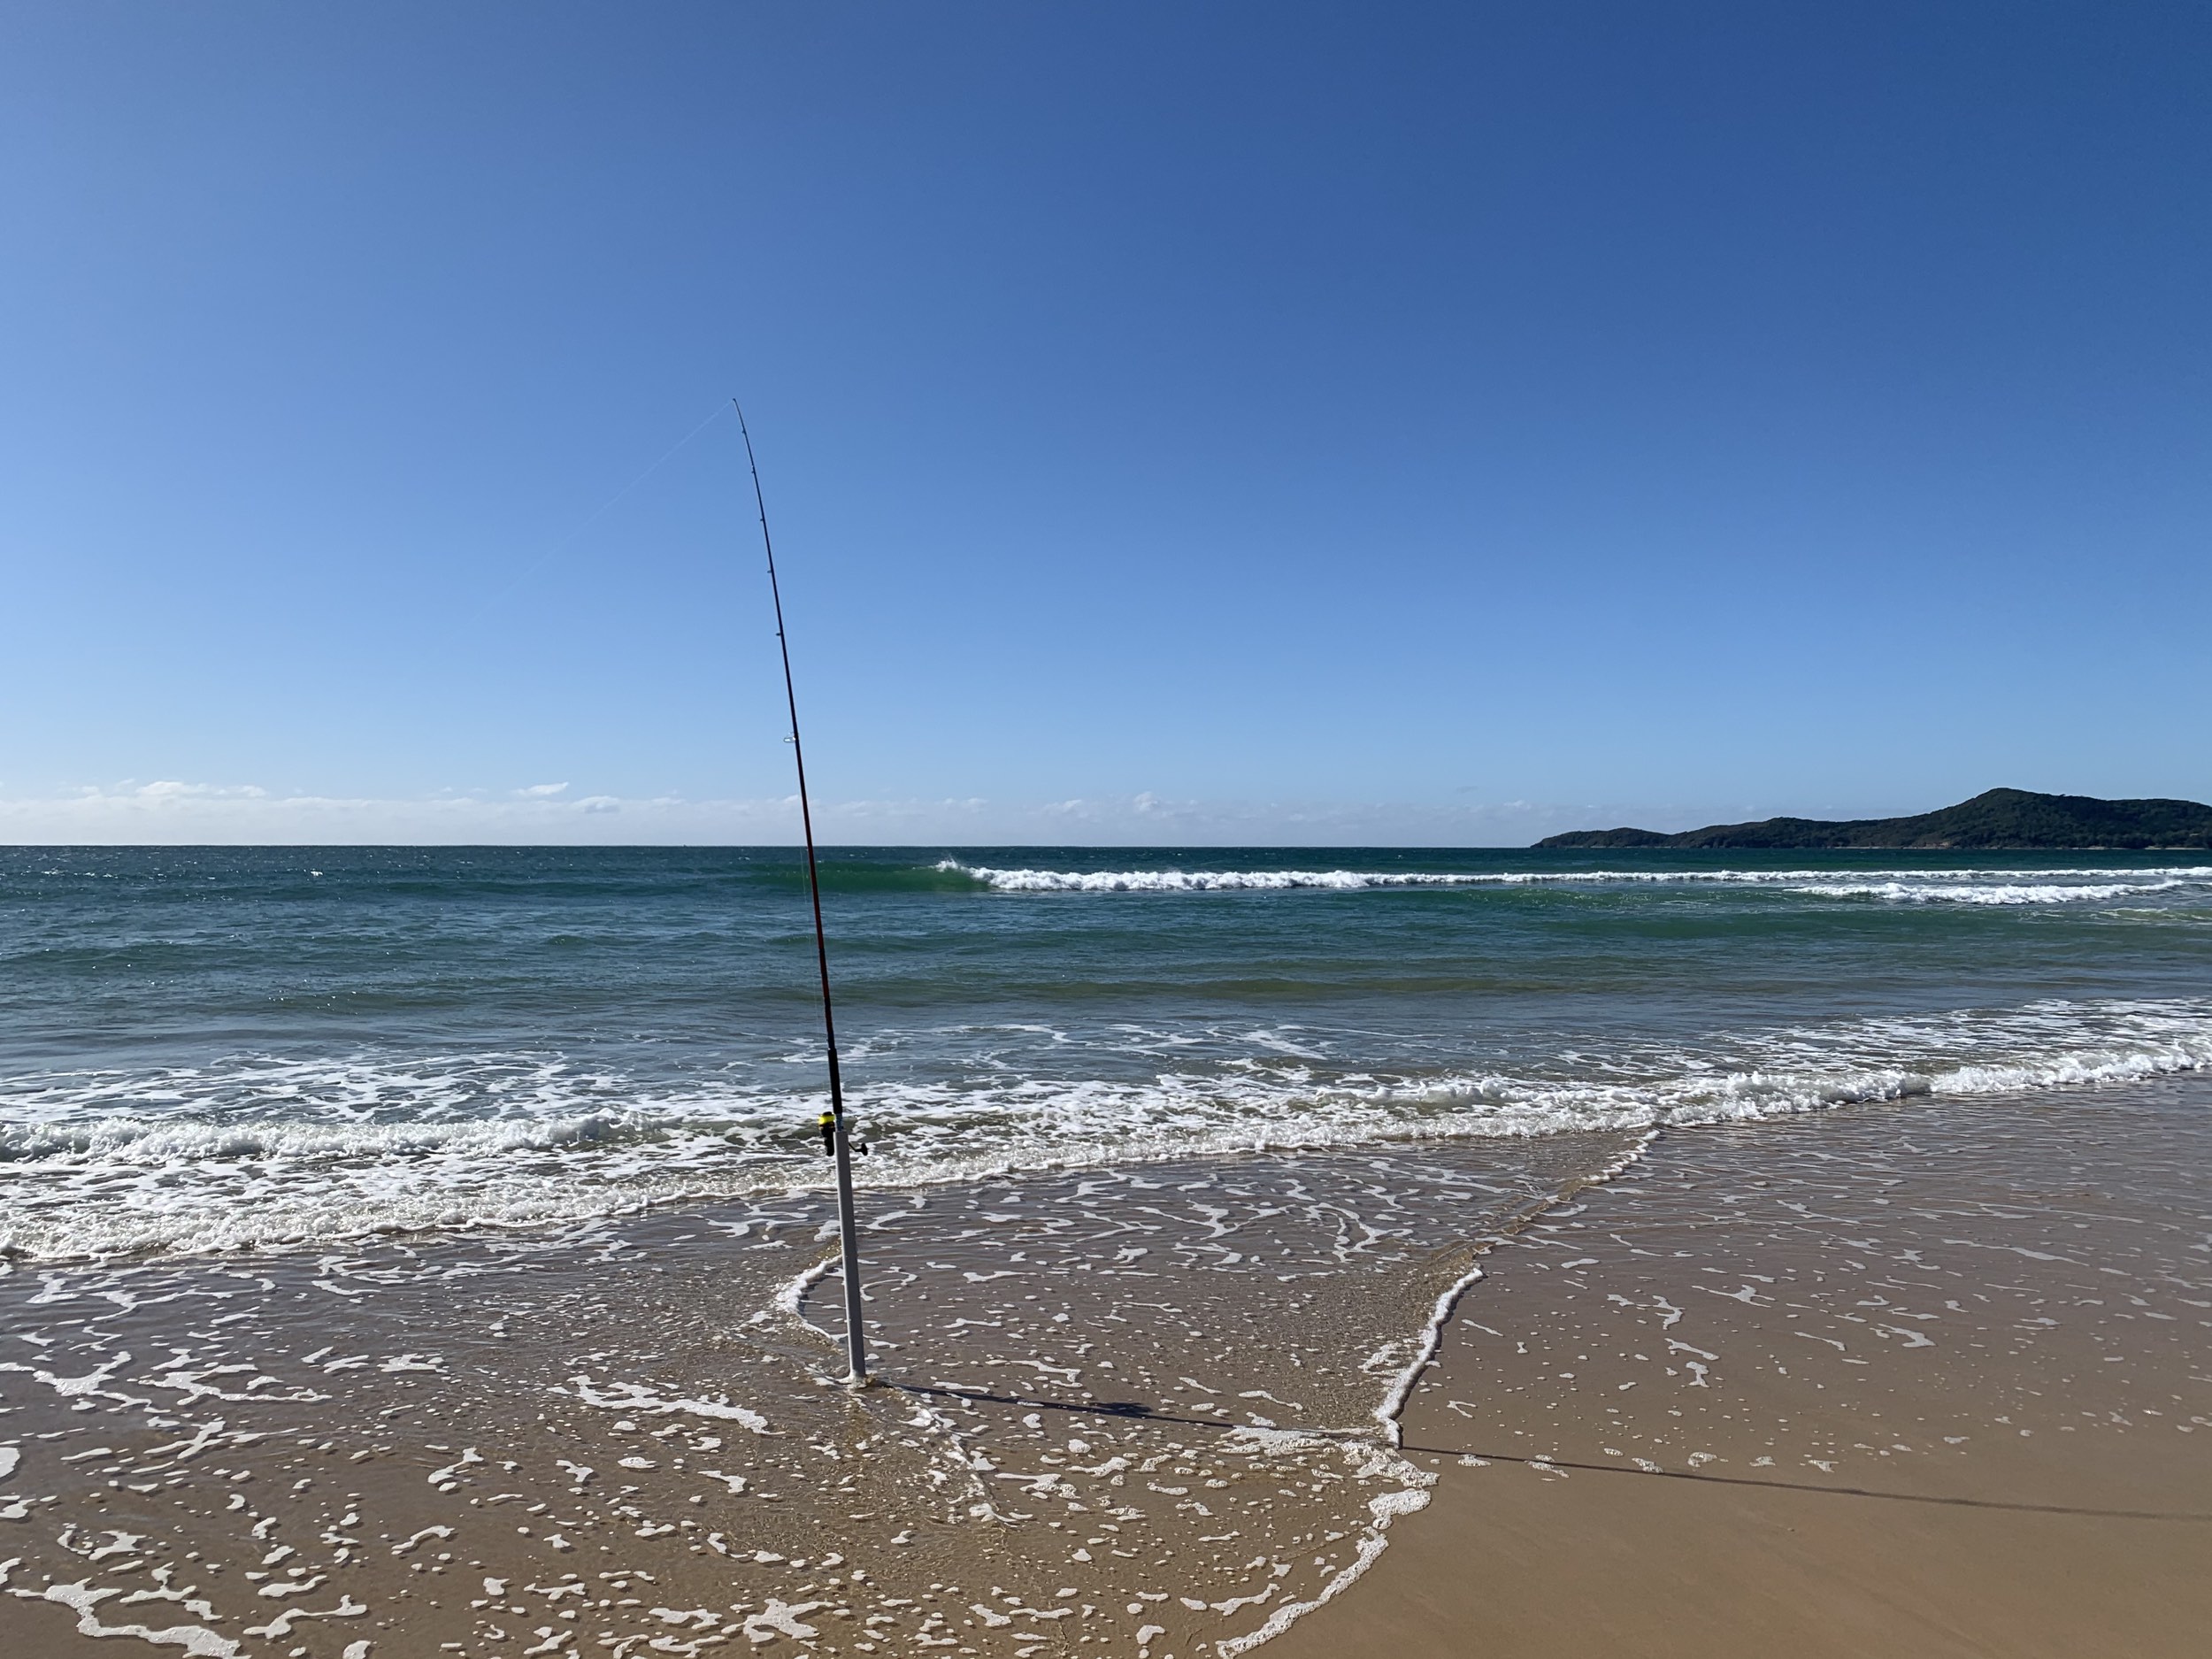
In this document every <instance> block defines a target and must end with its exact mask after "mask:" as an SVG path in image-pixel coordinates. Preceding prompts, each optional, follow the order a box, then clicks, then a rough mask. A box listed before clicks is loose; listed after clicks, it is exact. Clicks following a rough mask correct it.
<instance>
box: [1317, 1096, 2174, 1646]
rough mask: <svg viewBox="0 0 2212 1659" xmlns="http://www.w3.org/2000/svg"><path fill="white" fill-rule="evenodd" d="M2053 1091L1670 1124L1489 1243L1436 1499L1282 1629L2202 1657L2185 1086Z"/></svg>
mask: <svg viewBox="0 0 2212 1659" xmlns="http://www.w3.org/2000/svg"><path fill="white" fill-rule="evenodd" d="M2071 1104H2073V1102H2070V1101H2068V1100H2066V1099H2065V1098H2064V1097H2053V1098H2050V1099H2046V1100H2039V1101H2037V1100H2031V1101H2021V1102H2002V1103H1997V1102H1976V1103H1973V1104H1970V1105H1944V1106H1939V1107H1929V1106H1923V1105H1906V1106H1900V1107H1896V1108H1877V1109H1859V1110H1852V1111H1847V1112H1838V1113H1834V1114H1832V1115H1828V1116H1824V1117H1822V1118H1815V1119H1809V1120H1805V1121H1800V1122H1793V1123H1788V1124H1779V1125H1750V1126H1744V1127H1740V1128H1728V1129H1712V1130H1704V1131H1699V1132H1695V1133H1679V1134H1671V1135H1668V1136H1665V1137H1663V1140H1662V1141H1660V1143H1659V1144H1657V1145H1655V1146H1654V1147H1653V1148H1650V1150H1649V1151H1648V1152H1647V1155H1646V1157H1645V1159H1644V1160H1643V1161H1642V1162H1641V1163H1640V1164H1639V1165H1638V1166H1637V1167H1636V1168H1635V1169H1634V1170H1632V1171H1629V1172H1628V1173H1627V1174H1626V1175H1624V1177H1623V1179H1621V1180H1620V1181H1619V1182H1617V1183H1616V1184H1615V1185H1613V1186H1611V1187H1607V1188H1604V1189H1602V1190H1600V1191H1595V1192H1593V1193H1592V1194H1589V1195H1588V1197H1587V1200H1586V1202H1585V1203H1584V1204H1583V1205H1582V1206H1581V1207H1580V1209H1579V1210H1578V1213H1576V1214H1574V1215H1571V1216H1568V1215H1563V1214H1559V1213H1554V1214H1552V1215H1549V1216H1547V1217H1544V1218H1543V1219H1541V1220H1540V1222H1538V1223H1537V1224H1536V1225H1532V1227H1530V1228H1529V1229H1527V1230H1526V1231H1525V1232H1523V1233H1520V1234H1518V1235H1517V1236H1516V1237H1514V1238H1513V1239H1511V1240H1509V1241H1507V1242H1505V1243H1503V1244H1502V1245H1501V1247H1500V1248H1498V1249H1497V1250H1496V1251H1494V1253H1492V1254H1491V1255H1490V1256H1487V1257H1486V1259H1485V1270H1486V1278H1485V1279H1484V1280H1483V1281H1482V1282H1481V1283H1480V1284H1479V1286H1476V1287H1475V1288H1474V1290H1473V1291H1472V1292H1471V1294H1469V1295H1468V1296H1467V1298H1466V1299H1465V1300H1464V1301H1463V1302H1462V1304H1461V1306H1460V1309H1459V1310H1458V1314H1457V1317H1456V1318H1455V1320H1454V1322H1453V1324H1452V1326H1451V1328H1450V1330H1449V1332H1448V1335H1447V1338H1446V1340H1445V1342H1444V1344H1443V1347H1442V1351H1441V1354H1440V1363H1439V1364H1438V1365H1437V1367H1436V1368H1435V1370H1433V1371H1431V1372H1430V1373H1429V1374H1428V1375H1427V1376H1425V1378H1424V1379H1423V1381H1422V1383H1421V1385H1420V1386H1419V1387H1418V1389H1417V1391H1416V1393H1415V1394H1414V1397H1413V1399H1412V1401H1411V1402H1410V1404H1409V1409H1408V1410H1407V1413H1406V1416H1405V1418H1404V1422H1403V1425H1402V1426H1403V1432H1404V1438H1405V1443H1406V1446H1407V1448H1408V1449H1409V1451H1413V1452H1414V1455H1415V1456H1416V1457H1417V1461H1419V1462H1421V1463H1423V1464H1424V1465H1425V1467H1427V1468H1429V1469H1431V1470H1432V1471H1434V1472H1435V1473H1436V1474H1437V1476H1438V1483H1437V1486H1436V1487H1435V1491H1434V1502H1433V1503H1432V1505H1431V1506H1430V1508H1429V1509H1427V1510H1425V1512H1424V1513H1422V1514H1420V1515H1419V1516H1417V1517H1412V1518H1411V1519H1409V1521H1407V1522H1406V1523H1405V1524H1403V1525H1402V1526H1400V1527H1398V1528H1397V1529H1395V1530H1394V1532H1393V1534H1392V1545H1391V1548H1390V1549H1389V1550H1388V1552H1387V1553H1386V1555H1384V1556H1383V1557H1382V1559H1381V1560H1380V1562H1379V1563H1378V1564H1377V1566H1376V1568H1375V1570H1374V1571H1373V1572H1372V1573H1371V1575H1370V1576H1369V1577H1368V1578H1367V1579H1366V1580H1365V1581H1364V1582H1363V1583H1362V1584H1361V1585H1360V1586H1359V1587H1358V1588H1357V1590H1356V1592H1354V1593H1353V1594H1349V1595H1348V1596H1346V1597H1344V1598H1342V1599H1340V1601H1336V1602H1334V1603H1333V1604H1331V1605H1329V1606H1326V1607H1324V1608H1322V1609H1318V1610H1317V1611H1316V1612H1315V1613H1314V1614H1312V1615H1311V1616H1310V1617H1308V1618H1306V1619H1304V1620H1302V1621H1301V1622H1300V1623H1299V1624H1297V1625H1296V1626H1295V1627H1294V1629H1293V1630H1292V1631H1291V1632H1290V1633H1289V1634H1287V1635H1286V1636H1285V1637H1284V1638H1283V1639H1282V1640H1281V1641H1280V1642H1279V1644H1278V1645H1277V1646H1276V1647H1275V1648H1274V1651H1275V1652H1277V1653H1279V1654H1280V1655H1283V1659H1296V1656H1297V1655H1323V1654H1333V1655H1346V1654H1354V1655H1368V1654H1373V1655H1385V1654H1389V1655H1420V1654H1433V1655H1452V1654H1463V1653H1471V1652H1477V1651H1492V1650H1495V1651H1502V1652H1509V1653H1525V1654H1547V1653H1559V1654H1568V1653H1586V1652H1616V1653H1633V1654H1639V1655H1666V1654H1692V1653H1697V1654H1708V1655H1709V1654H1716V1653H1720V1654H1733V1653H1742V1654H1754V1653H1772V1652H1776V1651H1788V1652H1792V1653H1798V1654H1806V1655H1867V1654H1878V1653H1910V1654H1919V1655H2078V1654H2090V1653H2096V1654H2110V1655H2146V1656H2154V1655H2175V1656H2176V1659H2178V1656H2179V1655H2193V1654H2197V1653H2200V1652H2202V1651H2203V1645H2204V1640H2205V1632H2206V1630H2207V1629H2208V1628H2212V1571H2208V1569H2212V1376H2208V1371H2212V1365H2208V1355H2212V1341H2208V1336H2207V1333H2208V1331H2212V1259H2208V1232H2212V1229H2208V1221H2212V1196H2208V1193H2207V1188H2206V1183H2205V1179H2204V1173H2203V1172H2204V1171H2205V1169H2206V1168H2207V1155H2208V1153H2212V1110H2208V1108H2212V1089H2207V1088H2206V1087H2205V1086H2204V1085H2203V1084H2202V1083H2201V1082H2197V1081H2180V1082H2176V1083H2172V1084H2169V1085H2164V1086H2160V1087H2149V1088H2144V1089H2139V1090H2129V1091H2124V1092H2123V1091H2112V1092H2108V1093H2106V1094H2102V1095H2101V1096H2100V1097H2099V1098H2098V1100H2097V1102H2096V1106H2097V1109H2098V1110H2096V1111H2095V1112H2094V1113H2093V1114H2082V1115H2080V1116H2074V1115H2071V1114H2070V1111H2069V1107H2070V1105H2071ZM1416 1448H1417V1449H1416Z"/></svg>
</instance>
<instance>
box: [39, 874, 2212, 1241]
mask: <svg viewBox="0 0 2212 1659" xmlns="http://www.w3.org/2000/svg"><path fill="white" fill-rule="evenodd" d="M2188 857H2189V856H2187V855H2180V856H2175V855H2164V856H2161V855H2156V854H2152V855H2144V856H2102V855H2093V854H2077V853H2069V854H2063V855H2059V856H2030V855H2018V854H2001V855H1992V854H1978V855H1958V856H1952V855H1917V854H1915V855H1906V854H1897V853H1854V854H1805V853H1790V854H1774V855H1768V854H1742V853H1697V854H1684V853H1659V854H1651V853H1624V852H1604V853H1595V854H1592V853H1573V854H1568V853H1548V852H1547V853H1539V852H1533V851H1528V850H1522V849H1503V850H1474V851H1455V852H1438V851H1408V850H1404V849H1329V850H1327V851H1325V852H1319V851H1315V850H1313V849H1254V848H1234V849H1232V848H1210V849H1086V848H1039V847H1025V848H998V849H908V848H898V849H834V850H833V851H831V852H829V853H828V854H826V856H825V860H824V865H823V871H824V881H825V889H826V891H825V905H826V913H827V919H828V926H829V931H830V949H831V965H832V971H833V976H834V979H835V985H836V991H837V997H838V1017H839V1022H840V1032H841V1039H842V1044H843V1055H844V1061H845V1073H846V1077H847V1079H848V1083H849V1101H850V1106H851V1110H852V1111H853V1113H854V1115H855V1118H856V1121H857V1126H858V1130H859V1133H860V1135H861V1136H862V1138H863V1139H864V1140H866V1141H868V1142H869V1143H870V1145H871V1147H872V1153H871V1155H870V1156H869V1157H867V1158H866V1159H865V1160H864V1161H863V1163H862V1164H861V1165H860V1175H861V1179H862V1183H863V1186H864V1188H879V1189H905V1188H913V1187H927V1186H930V1185H932V1184H934V1183H943V1182H948V1181H959V1180H973V1179H979V1178H984V1177H989V1176H995V1175H1001V1174H1022V1173H1033V1172H1041V1171H1080V1170H1084V1169H1089V1168H1104V1167H1108V1166H1116V1167H1126V1166H1130V1165H1132V1164H1142V1163H1148V1162H1158V1161H1163V1160H1189V1159H1192V1158H1203V1157H1210V1156H1222V1155H1231V1154H1238V1153H1245V1152H1252V1151H1258V1150H1264V1149H1277V1150H1283V1149H1296V1148H1360V1147H1370V1146H1379V1147H1389V1148H1394V1149H1395V1150H1398V1151H1406V1150H1408V1149H1411V1148H1420V1147H1423V1146H1430V1145H1435V1144H1438V1143H1440V1142H1443V1141H1458V1140H1465V1139H1470V1138H1473V1139H1481V1138H1499V1137H1510V1138H1526V1137H1543V1136H1547V1135H1552V1134H1558V1133H1588V1132H1617V1131H1623V1130H1630V1129H1635V1128H1640V1127H1647V1126H1661V1125H1690V1124H1697V1123H1710V1122H1720V1121H1725V1120H1730V1119H1742V1118H1775V1117H1786V1116H1788V1115H1791V1114H1796V1113H1805V1112H1813V1111H1818V1110H1822V1109H1824V1108H1828V1107H1832V1106H1834V1105H1837V1104H1839V1103H1846V1102H1865V1101H1879V1100H1888V1099H1899V1100H1910V1099H1913V1098H1916V1097H1920V1096H1972V1095H1987V1096H1990V1097H1992V1098H1997V1097H2002V1096H2009V1095H2016V1094H2021V1093H2023V1092H2032V1091H2035V1090H2039V1089H2044V1088H2049V1087H2060V1086H2067V1085H2076V1084H2097V1083H2100V1082H2115V1081H2124V1080H2129V1079H2144V1078H2147V1077H2152V1076H2155V1075H2157V1074H2161V1073H2167V1072H2177V1071H2190V1070H2194V1069H2197V1068H2200V1067H2203V1066H2205V1065H2206V1064H2208V1062H2212V866H2208V865H2205V864H2193V863H2190V862H2188ZM811 972H812V957H811V941H810V934H809V932H808V914H807V910H806V906H805V902H804V886H803V867H802V865H801V864H800V862H799V860H798V858H797V856H795V854H794V853H793V852H792V851H790V850H788V849H581V850H572V849H541V848H458V849H422V848H322V849H294V848H286V849H267V848H252V849H248V848H236V849H233V848H200V849H192V848H186V849H145V848H121V849H56V848H19V849H5V850H0V1160H4V1168H5V1171H6V1191H5V1197H4V1201H0V1250H4V1251H5V1252H6V1253H7V1254H8V1255H9V1256H12V1257H14V1258H15V1259H18V1260H27V1261H65V1260H83V1259H88V1258H96V1257H110V1256H116V1255H119V1254H147V1253H165V1252H166V1253H176V1252H187V1253H189V1252H199V1251H210V1250H228V1249H235V1248H304V1247H314V1246H322V1245H328V1244H332V1243H334V1242H337V1241H340V1240H348V1239H357V1238H364V1237H373V1236H378V1235H385V1236H390V1235H403V1234H414V1233H424V1234H432V1235H436V1234H442V1233H456V1232H465V1231H468V1230H472V1229H480V1228H487V1227H503V1228H511V1227H518V1226H530V1225H543V1224H551V1223H558V1222H566V1221H574V1220H579V1219H582V1218H587V1217H598V1216H608V1215H621V1214H632V1213H636V1212H638V1211H639V1210H644V1209H649V1208H651V1207H653V1206H656V1205H666V1204H668V1203H671V1202H679V1201H682V1202H691V1201H697V1200H701V1199H712V1198H717V1197H730V1198H738V1197H744V1198H759V1197H763V1196H767V1195H773V1194H785V1193H798V1192H803V1191H806V1190H810V1189H812V1188H815V1187H819V1186H820V1184H821V1183H822V1182H823V1180H824V1179H825V1177H826V1160H824V1159H823V1158H822V1157H821V1156H820V1153H819V1150H818V1142H817V1141H815V1140H814V1139H813V1122H814V1117H815V1114H816V1113H817V1111H818V1110H819V1109H820V1107H821V1105H822V1104H823V1102H824V1087H825V1085H824V1073H823V1067H822V1064H821V1056H820V1031H819V1024H818V1006H817V1002H816V999H815V994H814V989H813V984H812V980H811V977H810V976H811ZM2096 1099H2097V1096H2096V1094H2095V1092H2094V1090H2093V1089H2091V1090H2085V1091H2084V1092H2083V1093H2082V1094H2080V1096H2079V1105H2078V1110H2081V1111H2083V1112H2094V1111H2095V1110H2096ZM864 1202H866V1200H865V1194H864Z"/></svg>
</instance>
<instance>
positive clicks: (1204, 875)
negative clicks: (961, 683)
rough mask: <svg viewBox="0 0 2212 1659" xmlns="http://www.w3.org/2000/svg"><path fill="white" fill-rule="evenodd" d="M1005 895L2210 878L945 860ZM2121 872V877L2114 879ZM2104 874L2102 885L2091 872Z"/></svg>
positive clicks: (2099, 892)
mask: <svg viewBox="0 0 2212 1659" xmlns="http://www.w3.org/2000/svg"><path fill="white" fill-rule="evenodd" d="M936 867H937V868H938V869H939V870H941V871H948V872H954V871H956V872H959V873H961V874H963V875H965V876H968V877H970V878H972V879H974V880H977V881H980V882H982V883H984V884H985V885H986V886H987V887H993V888H995V889H996V890H997V891H999V892H1001V893H1289V892H1301V891H1322V892H1335V893H1358V892H1366V891H1370V890H1377V889H1387V888H1412V887H1444V888H1451V887H1617V886H1632V887H1708V886H1721V887H1761V888H1772V889H1777V890H1779V891H1784V892H1789V893H1799V894H1804V895H1810V896H1814V897H1820V898H1878V899H1889V900H1895V901H1899V902H1906V903H1922V904H1927V903H1957V904H2062V903H2076V902H2085V901H2089V902H2093V901H2097V900H2110V899H2115V898H2123V897H2126V896H2128V895H2133V894H2143V893H2158V892H2163V891H2166V890H2169V889H2171V888H2175V887H2200V886H2203V885H2205V884H2206V883H2208V882H2212V865H2189V866H2181V867H2175V868H2169V869H2152V870H2129V871H2115V870H2111V869H2081V868H2064V869H2044V870H1870V871H1865V872H1852V873H1850V874H1848V875H1845V874H1841V873H1839V872H1835V871H1824V870H1491V871H1420V870H1037V869H1026V868H1023V869H1010V868H1000V867H996V866H993V865H988V864H961V863H960V862H958V861H957V860H956V859H951V858H947V859H944V860H941V862H940V863H939V864H937V866H936ZM2116 875H2125V876H2127V877H2129V878H2131V879H2128V880H2125V881H2115V880H2112V879H2109V878H2111V877H2114V876H2116ZM2099 876H2102V877H2105V878H2108V879H2105V880H2103V881H2098V880H2095V879H2093V878H2096V877H2099Z"/></svg>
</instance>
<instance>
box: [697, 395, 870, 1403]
mask: <svg viewBox="0 0 2212 1659" xmlns="http://www.w3.org/2000/svg"><path fill="white" fill-rule="evenodd" d="M730 407H731V408H733V409H734V410H736V411H737V430H738V432H739V434H741V436H742V437H743V438H744V440H745V465H746V466H747V467H749V469H750V470H751V472H752V474H753V503H754V505H755V506H757V507H758V508H759V509H760V545H761V547H762V549H764V551H765V552H766V553H767V555H768V595H769V597H770V598H771V599H772V600H773V601H774V602H775V606H776V644H777V646H778V648H779V649H780V650H781V651H782V652H783V695H784V701H785V702H786V703H787V704H788V705H789V707H790V710H791V739H790V741H791V758H792V759H793V761H795V763H796V764H797V765H798V770H799V824H800V826H801V827H802V828H803V830H804V831H805V832H806V886H807V893H808V895H809V896H810V897H811V898H812V899H813V901H814V961H815V965H816V966H817V967H818V968H819V969H820V970H821V975H822V1045H823V1048H825V1050H826V1052H827V1054H828V1056H829V1092H830V1109H829V1110H827V1111H826V1112H824V1113H823V1114H822V1117H821V1121H820V1123H819V1125H818V1127H819V1128H820V1130H821V1132H822V1147H823V1149H824V1150H825V1151H826V1152H827V1153H828V1154H829V1155H830V1156H832V1157H833V1158H835V1159H836V1160H837V1238H838V1249H839V1252H840V1254H841V1258H842V1263H843V1266H844V1274H845V1361H846V1364H847V1367H848V1374H847V1377H846V1380H847V1381H848V1382H855V1383H864V1382H866V1381H867V1380H868V1348H867V1339H866V1337H865V1335H864V1333H863V1332H862V1330H861V1326H860V1235H859V1232H858V1230H857V1229H856V1227H855V1226H854V1225H853V1148H854V1144H855V1143H854V1141H853V1139H852V1132H851V1130H850V1129H849V1127H848V1126H847V1125H846V1123H845V1085H844V1082H843V1079H841V1078H840V1077H839V1075H838V1071H837V1018H836V1016H835V1015H834V1014H833V1012H832V1011H831V1008H830V972H829V935H828V933H826V932H825V931H824V929H823V926H822V872H821V869H820V867H819V866H818V864H816V862H815V857H814V812H813V809H812V808H811V807H810V805H809V804H808V803H807V795H806V750H805V749H803V748H802V747H801V745H800V742H799V694H798V692H797V691H796V690H795V688H794V687H793V685H792V680H791V641H789V640H787V639H786V638H785V637H784V632H783V592H782V590H781V589H780V588H778V586H777V585H776V544H775V543H774V542H773V541H771V540H770V539H769V535H768V502H767V499H766V497H764V495H762V494H761V489H760V463H759V462H758V461H757V460H755V459H754V458H753V434H752V433H751V432H750V431H749V430H748V429H747V427H746V425H745V410H744V406H743V405H742V404H741V403H739V402H738V401H737V399H735V398H734V397H733V398H732V399H730ZM859 1149H860V1150H861V1151H863V1152H865V1151H866V1150H867V1149H868V1148H866V1147H865V1146H862V1147H861V1148H859Z"/></svg>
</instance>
